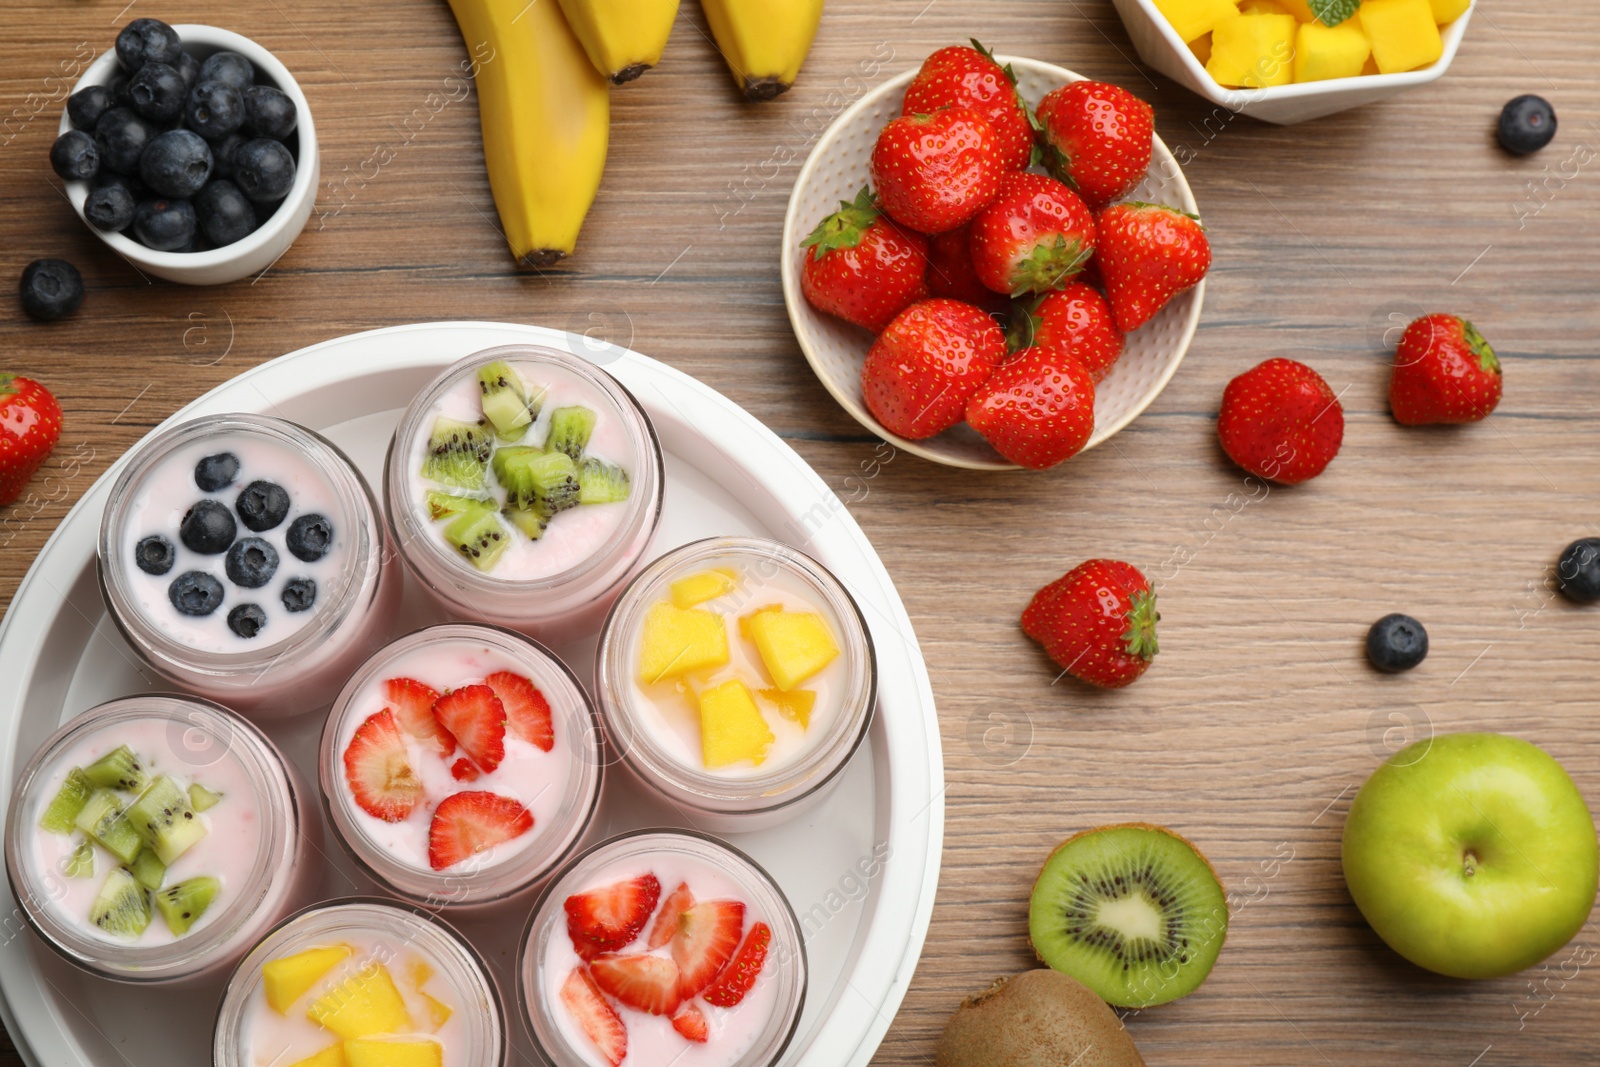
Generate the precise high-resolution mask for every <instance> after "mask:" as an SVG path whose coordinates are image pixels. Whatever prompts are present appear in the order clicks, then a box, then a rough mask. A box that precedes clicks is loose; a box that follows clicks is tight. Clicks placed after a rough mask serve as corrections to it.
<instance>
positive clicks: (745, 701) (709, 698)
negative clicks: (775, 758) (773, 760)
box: [700, 678, 777, 769]
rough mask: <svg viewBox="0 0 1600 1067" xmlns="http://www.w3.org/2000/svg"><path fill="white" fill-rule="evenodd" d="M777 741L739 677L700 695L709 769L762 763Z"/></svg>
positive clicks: (704, 751) (702, 745)
mask: <svg viewBox="0 0 1600 1067" xmlns="http://www.w3.org/2000/svg"><path fill="white" fill-rule="evenodd" d="M775 740H777V738H776V737H774V736H773V733H772V730H771V728H770V727H768V726H767V720H766V719H763V718H762V717H761V709H760V708H758V707H756V701H755V698H754V697H752V696H751V695H750V690H749V688H748V687H747V686H746V685H745V684H744V683H743V682H741V681H740V680H739V679H737V678H735V679H734V680H733V681H731V682H723V683H722V684H721V685H717V686H712V687H711V688H710V689H707V690H706V691H705V692H703V693H701V694H700V755H701V758H702V759H704V760H705V764H706V766H707V767H708V768H711V769H715V768H717V767H726V766H727V765H728V764H730V763H740V762H743V761H744V760H751V761H752V762H755V763H758V764H759V763H760V762H761V761H762V760H764V759H766V758H767V749H769V748H771V747H772V742H774V741H775Z"/></svg>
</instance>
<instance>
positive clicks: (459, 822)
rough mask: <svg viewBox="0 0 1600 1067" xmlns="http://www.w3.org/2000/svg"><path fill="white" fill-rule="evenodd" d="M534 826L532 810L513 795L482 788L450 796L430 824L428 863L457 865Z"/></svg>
mask: <svg viewBox="0 0 1600 1067" xmlns="http://www.w3.org/2000/svg"><path fill="white" fill-rule="evenodd" d="M532 829H533V813H532V812H530V811H529V810H528V809H527V808H525V807H523V806H522V805H521V804H520V803H519V802H517V801H515V800H513V799H511V798H510V797H503V796H500V795H499V794H498V793H489V792H485V791H483V790H481V789H475V790H470V791H468V792H464V793H454V794H452V795H450V796H447V797H445V798H444V800H442V801H441V802H440V803H439V806H438V808H436V809H434V812H433V822H431V823H429V824H428V864H429V866H431V867H432V868H433V869H434V870H436V871H442V870H444V869H445V868H446V867H454V866H455V865H456V864H458V863H460V862H461V861H462V860H467V859H471V858H472V857H473V856H476V855H477V854H478V853H480V852H487V851H489V850H490V849H492V848H494V847H495V846H497V845H503V844H505V843H506V842H507V841H510V840H512V839H514V838H518V837H521V836H522V835H523V834H525V833H527V832H528V831H529V830H532Z"/></svg>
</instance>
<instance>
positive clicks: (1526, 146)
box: [1494, 93, 1556, 156]
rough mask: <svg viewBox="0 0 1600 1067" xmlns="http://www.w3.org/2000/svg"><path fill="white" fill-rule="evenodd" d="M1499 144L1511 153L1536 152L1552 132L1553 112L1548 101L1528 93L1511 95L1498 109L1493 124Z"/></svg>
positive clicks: (1515, 154)
mask: <svg viewBox="0 0 1600 1067" xmlns="http://www.w3.org/2000/svg"><path fill="white" fill-rule="evenodd" d="M1494 132H1495V136H1496V137H1498V138H1499V139H1500V147H1501V148H1504V149H1505V150H1506V151H1507V152H1510V153H1511V154H1512V155H1514V156H1525V155H1527V154H1528V153H1530V152H1537V151H1538V150H1539V149H1541V148H1543V147H1544V146H1545V145H1547V144H1549V143H1550V140H1551V138H1553V137H1555V135H1556V113H1555V109H1554V108H1552V107H1551V106H1550V101H1548V100H1546V99H1545V98H1544V97H1542V96H1534V95H1533V94H1532V93H1528V94H1526V95H1524V96H1518V97H1514V98H1513V99H1511V100H1509V101H1507V102H1506V106H1505V107H1503V108H1501V109H1500V121H1499V122H1498V123H1496V125H1495V131H1494Z"/></svg>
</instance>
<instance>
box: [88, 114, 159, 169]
mask: <svg viewBox="0 0 1600 1067" xmlns="http://www.w3.org/2000/svg"><path fill="white" fill-rule="evenodd" d="M157 132H158V131H157V130H156V128H155V127H154V126H152V125H150V124H149V123H148V122H146V121H145V120H144V119H142V118H140V117H139V116H138V115H135V114H134V113H133V112H132V111H130V110H129V109H127V108H125V107H114V108H112V109H111V110H110V111H107V112H106V113H105V114H104V115H101V116H100V121H99V122H97V123H95V124H94V143H95V145H96V146H97V147H98V148H99V149H100V165H101V166H102V167H109V168H110V169H112V170H114V171H116V172H117V173H118V174H138V173H139V157H140V156H142V155H144V149H145V146H146V145H148V144H149V143H150V142H151V141H153V140H154V139H155V136H156V133H157Z"/></svg>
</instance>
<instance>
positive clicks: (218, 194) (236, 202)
mask: <svg viewBox="0 0 1600 1067" xmlns="http://www.w3.org/2000/svg"><path fill="white" fill-rule="evenodd" d="M194 210H195V214H196V215H197V216H199V218H200V232H201V233H203V234H205V235H206V237H207V239H209V240H210V241H211V243H212V244H214V245H217V246H218V247H221V246H222V245H231V244H233V242H235V241H237V240H239V238H241V237H244V236H247V235H248V234H249V233H250V232H251V231H252V230H254V229H255V228H256V209H255V207H254V206H253V205H252V204H251V203H250V201H249V200H246V199H245V195H244V194H243V193H241V192H240V191H239V187H238V186H237V185H234V184H233V183H232V182H227V181H214V182H211V183H210V184H208V185H207V186H206V187H205V188H204V189H202V190H200V195H199V196H196V197H195V198H194Z"/></svg>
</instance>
